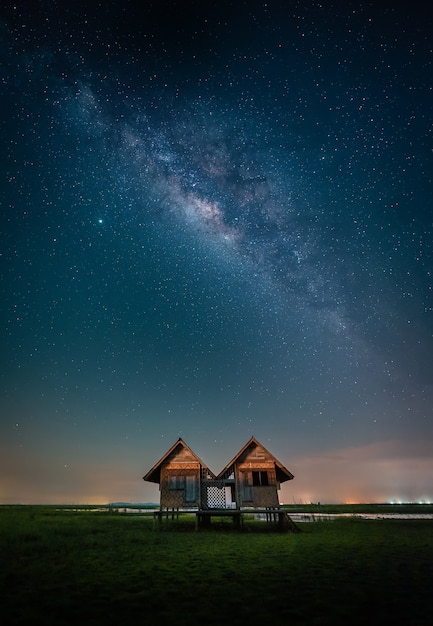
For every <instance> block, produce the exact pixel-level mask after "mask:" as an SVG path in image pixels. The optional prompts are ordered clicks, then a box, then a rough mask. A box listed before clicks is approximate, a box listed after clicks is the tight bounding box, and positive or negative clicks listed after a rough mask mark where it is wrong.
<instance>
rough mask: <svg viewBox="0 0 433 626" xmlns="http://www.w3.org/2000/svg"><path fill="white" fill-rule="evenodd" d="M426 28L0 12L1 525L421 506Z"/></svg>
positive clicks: (374, 21)
mask: <svg viewBox="0 0 433 626" xmlns="http://www.w3.org/2000/svg"><path fill="white" fill-rule="evenodd" d="M427 4H428V3H424V2H417V1H411V2H409V1H401V2H398V1H397V2H382V1H380V2H377V1H376V0H374V1H373V0H371V1H370V2H367V1H363V0H360V1H356V2H355V1H353V0H344V1H343V0H335V1H333V0H331V1H329V2H328V1H327V0H321V1H319V0H286V1H284V0H275V1H273V0H268V1H257V0H239V1H237V2H227V1H225V0H221V1H219V2H203V1H201V0H195V1H193V0H184V1H175V0H158V1H156V0H155V1H149V2H142V1H141V0H123V1H111V2H110V1H108V2H96V1H95V2H93V1H90V2H89V0H87V1H86V2H82V1H81V0H76V1H72V0H71V1H67V0H65V1H63V2H62V1H59V0H58V1H54V0H53V1H50V2H48V1H46V2H45V1H42V2H40V1H38V2H36V1H28V2H19V1H17V2H9V1H6V2H4V3H2V7H1V9H0V30H1V38H0V51H1V103H2V104H1V125H0V128H1V146H2V155H3V156H2V159H1V161H0V170H1V179H0V206H1V224H0V227H1V250H0V281H1V282H0V328H1V346H0V446H1V454H0V503H12V502H14V503H15V502H21V503H61V502H63V503H78V502H80V503H81V502H82V503H84V502H87V503H100V502H101V503H102V502H109V501H119V500H122V501H134V502H146V501H158V488H157V486H155V485H153V484H146V483H144V482H143V480H142V476H143V475H144V474H145V473H146V472H147V471H148V469H150V467H151V466H152V465H153V464H154V463H155V462H156V461H157V460H158V459H159V458H160V457H161V456H162V455H163V454H164V453H165V452H166V451H167V450H168V448H169V447H171V445H172V444H173V443H174V442H175V441H176V439H177V438H178V437H179V436H180V437H182V438H183V439H184V440H185V441H186V443H187V444H188V445H189V446H190V447H191V448H192V450H193V451H194V452H195V453H196V454H197V455H198V456H200V457H201V458H202V459H203V461H205V462H206V463H207V464H208V465H209V467H211V469H213V471H215V472H219V471H220V470H221V469H222V468H223V467H224V466H225V465H226V463H227V462H228V461H229V460H230V459H231V458H232V457H233V456H234V455H235V454H236V453H237V452H238V450H240V448H241V447H242V446H243V445H244V444H245V443H246V441H247V440H248V439H249V438H250V437H251V436H252V435H254V436H255V437H256V438H257V439H258V440H259V441H260V442H261V443H262V444H263V445H265V447H267V448H268V449H269V451H270V452H272V453H273V454H274V455H275V456H276V457H277V458H278V459H279V460H280V461H281V462H282V463H283V464H284V465H285V466H286V467H287V468H288V469H289V470H290V471H291V472H292V473H293V474H294V475H295V479H294V480H293V481H290V482H289V483H285V484H284V485H283V487H282V490H281V492H280V501H282V502H287V503H292V502H296V503H298V502H310V501H311V502H315V501H321V502H346V501H361V502H383V501H391V500H404V501H409V500H424V501H429V500H433V482H432V475H433V452H432V443H433V411H432V405H433V384H432V383H433V340H432V335H433V316H432V306H433V293H432V285H433V278H432V271H433V264H432V252H433V249H432V246H433V243H432V215H433V212H432V207H433V203H432V200H433V184H432V175H433V156H432V147H433V142H432V118H433V114H432V112H433V89H432V86H433V81H432V77H433V67H432V57H433V53H432V38H431V33H432V32H433V24H432V16H431V12H430V11H429V8H428V7H427Z"/></svg>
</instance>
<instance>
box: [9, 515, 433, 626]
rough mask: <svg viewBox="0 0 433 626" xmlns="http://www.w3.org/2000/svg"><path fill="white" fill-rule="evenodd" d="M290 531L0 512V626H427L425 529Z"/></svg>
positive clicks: (349, 524)
mask: <svg viewBox="0 0 433 626" xmlns="http://www.w3.org/2000/svg"><path fill="white" fill-rule="evenodd" d="M301 530H302V532H300V533H297V534H293V533H284V534H278V533H275V532H269V531H268V530H265V527H264V525H263V524H261V523H258V522H255V523H254V522H251V523H250V524H247V525H246V527H245V529H244V532H242V533H239V532H234V531H233V530H232V527H231V526H227V525H224V524H223V525H222V526H219V525H218V523H217V524H215V526H214V527H213V529H212V530H210V531H204V532H198V533H197V532H195V531H194V523H193V522H192V523H191V521H189V520H185V521H182V520H181V521H180V522H178V523H177V524H170V523H169V524H164V525H163V527H162V529H158V528H156V529H154V527H153V522H152V518H151V517H145V516H127V515H121V514H117V515H116V514H107V513H98V512H74V511H64V510H63V511H57V510H56V509H54V508H51V509H44V508H38V507H36V508H34V507H23V508H21V509H13V508H12V509H8V508H1V509H0V549H1V551H0V590H1V591H0V593H1V595H2V601H1V609H0V611H1V618H2V624H4V625H6V626H9V625H12V624H14V625H18V624H20V625H26V626H30V625H32V624H41V623H43V624H45V625H46V626H50V625H56V626H60V625H62V624H74V625H78V624H79V625H90V624H94V625H98V624H101V625H110V624H113V625H114V624H116V626H117V625H118V624H126V623H128V622H131V623H132V622H135V623H139V624H148V623H154V624H173V626H176V625H179V626H182V625H186V624H188V625H191V624H206V625H217V624H218V625H220V624H230V626H231V625H233V626H236V625H240V624H243V625H245V626H251V625H253V626H254V625H256V624H266V623H269V622H272V623H275V621H276V620H280V619H281V620H284V623H285V624H288V625H289V624H290V625H298V624H303V625H318V624H329V625H333V626H338V625H340V624H341V625H343V624H344V625H346V624H369V625H375V624H394V623H395V624H397V623H400V622H403V623H405V625H406V626H428V625H432V626H433V616H432V609H431V606H432V605H431V601H432V592H431V590H432V588H433V522H432V521H429V520H423V521H419V520H417V521H412V520H409V521H395V520H390V521H385V520H380V521H374V522H372V521H363V520H359V519H343V520H338V521H335V522H317V523H313V524H311V523H310V524H304V525H301ZM282 623H283V622H282Z"/></svg>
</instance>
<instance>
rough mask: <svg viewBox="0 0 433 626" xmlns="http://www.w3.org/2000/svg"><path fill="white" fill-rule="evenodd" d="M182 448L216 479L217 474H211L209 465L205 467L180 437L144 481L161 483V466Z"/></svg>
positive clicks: (144, 477)
mask: <svg viewBox="0 0 433 626" xmlns="http://www.w3.org/2000/svg"><path fill="white" fill-rule="evenodd" d="M179 446H180V447H182V448H184V449H185V450H188V452H190V454H192V456H193V457H194V458H195V460H196V461H197V462H198V463H199V464H200V465H201V467H204V468H206V469H207V470H208V471H209V473H210V474H211V475H212V477H214V478H215V474H214V473H213V472H211V471H210V470H209V468H208V467H207V465H205V464H204V463H203V461H202V460H201V459H200V458H199V457H198V456H197V455H196V454H195V453H194V452H193V451H192V450H191V448H190V447H189V446H188V445H187V444H186V443H185V442H184V440H183V439H182V438H181V437H179V439H178V440H177V441H176V442H175V443H174V444H173V445H172V446H171V448H170V449H169V450H167V452H166V453H165V454H164V456H163V457H161V458H160V459H159V461H158V462H157V463H155V465H154V466H153V467H152V468H151V469H150V470H149V471H148V472H147V474H146V475H145V476H143V480H147V481H149V482H151V483H158V484H159V483H160V480H161V465H162V464H163V463H164V461H165V460H166V459H167V458H168V457H169V456H170V455H171V454H173V452H174V451H175V450H176V448H178V447H179Z"/></svg>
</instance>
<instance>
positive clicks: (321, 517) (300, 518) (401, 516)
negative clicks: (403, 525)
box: [289, 513, 433, 522]
mask: <svg viewBox="0 0 433 626" xmlns="http://www.w3.org/2000/svg"><path fill="white" fill-rule="evenodd" d="M289 515H290V518H291V519H292V520H293V521H294V522H319V521H333V520H336V519H341V518H343V517H358V518H359V519H366V520H379V519H398V520H411V519H412V520H416V519H433V515H429V514H425V513H424V514H423V513H335V514H333V515H331V514H328V513H289Z"/></svg>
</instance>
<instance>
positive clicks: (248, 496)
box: [242, 472, 253, 502]
mask: <svg viewBox="0 0 433 626" xmlns="http://www.w3.org/2000/svg"><path fill="white" fill-rule="evenodd" d="M242 500H243V501H244V502H252V501H253V485H252V478H251V472H242Z"/></svg>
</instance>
